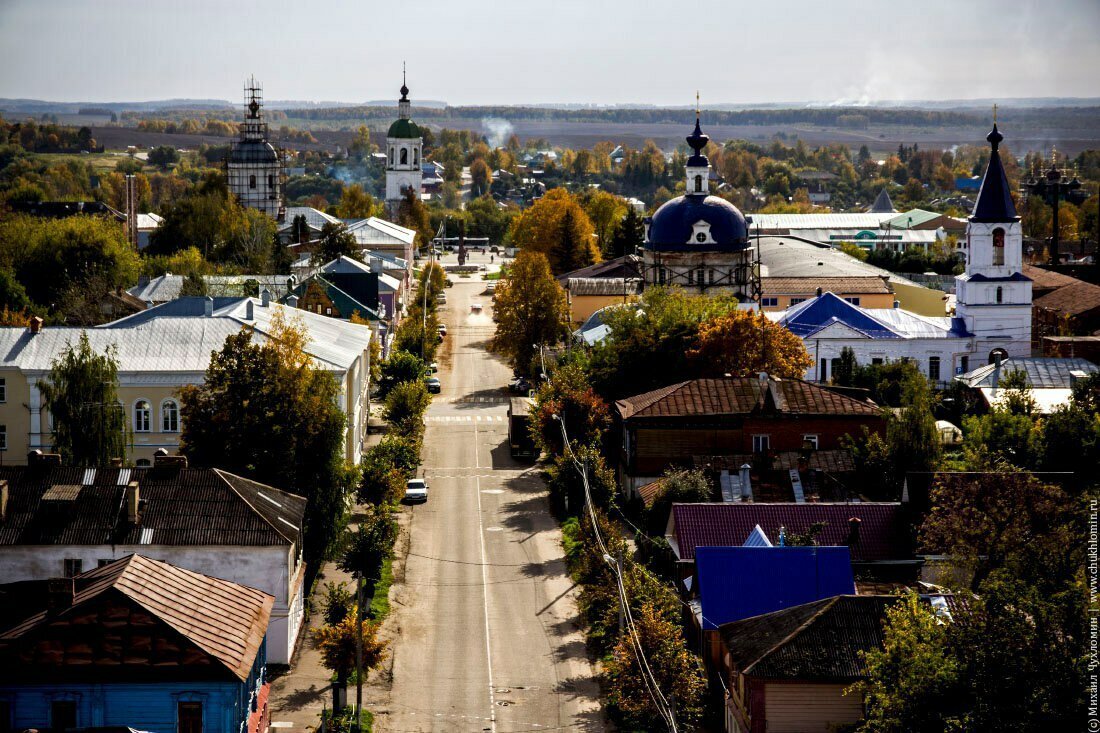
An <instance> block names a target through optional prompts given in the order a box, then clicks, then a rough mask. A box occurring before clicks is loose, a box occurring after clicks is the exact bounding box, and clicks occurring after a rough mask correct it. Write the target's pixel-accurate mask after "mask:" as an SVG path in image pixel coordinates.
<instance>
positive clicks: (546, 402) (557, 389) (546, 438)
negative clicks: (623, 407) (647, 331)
mask: <svg viewBox="0 0 1100 733" xmlns="http://www.w3.org/2000/svg"><path fill="white" fill-rule="evenodd" d="M532 414H533V417H534V419H533V420H532V422H531V431H532V434H533V437H534V438H535V442H536V444H537V445H539V446H540V448H541V450H543V451H545V452H547V453H549V454H551V455H560V454H561V453H562V451H563V450H564V449H565V444H564V438H563V437H562V430H561V428H562V422H564V424H565V430H566V434H567V435H568V436H569V441H570V443H571V444H574V445H576V446H595V447H600V446H601V445H602V441H603V436H604V433H605V432H606V431H607V429H608V428H609V427H611V411H610V409H609V408H608V405H607V403H606V402H604V401H603V400H602V399H601V398H600V396H599V395H597V394H596V392H595V390H593V389H592V387H591V385H590V384H589V383H588V375H587V374H586V373H585V371H584V369H583V368H581V367H580V366H579V365H576V364H566V365H563V366H560V367H558V368H557V369H554V370H553V372H552V373H551V375H550V379H549V380H546V381H543V382H542V383H541V384H540V385H539V388H538V391H537V392H536V394H535V404H534V410H533V413H532ZM559 421H560V422H559Z"/></svg>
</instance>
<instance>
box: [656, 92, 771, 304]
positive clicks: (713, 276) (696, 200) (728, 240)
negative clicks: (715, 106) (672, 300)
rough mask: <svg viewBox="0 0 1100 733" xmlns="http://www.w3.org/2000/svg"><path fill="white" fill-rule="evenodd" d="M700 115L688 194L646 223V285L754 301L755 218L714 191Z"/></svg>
mask: <svg viewBox="0 0 1100 733" xmlns="http://www.w3.org/2000/svg"><path fill="white" fill-rule="evenodd" d="M699 118H700V114H699V111H698V110H696V113H695V129H694V130H693V131H692V133H691V134H690V135H689V136H688V137H687V143H688V145H690V146H691V149H692V151H693V153H692V155H691V157H690V158H688V160H687V165H686V174H687V181H686V186H685V191H686V193H685V194H684V195H683V196H678V197H676V198H674V199H672V200H671V201H668V202H667V203H665V204H664V205H663V206H661V207H660V208H659V209H657V211H656V213H654V214H653V216H652V217H650V218H648V219H646V222H645V224H646V234H645V244H644V249H643V252H642V264H643V267H644V274H645V283H646V285H647V286H653V285H667V286H671V285H675V286H677V287H679V288H681V289H683V290H685V291H688V292H691V293H696V294H710V295H736V296H737V298H738V299H739V300H741V301H742V302H745V303H755V302H758V298H759V295H760V270H759V264H758V262H757V257H756V250H755V249H754V248H753V246H752V244H751V242H750V240H749V225H750V224H751V222H752V219H751V217H746V216H745V215H744V214H742V213H741V212H740V211H739V210H738V208H737V207H736V206H734V205H733V204H731V203H730V202H729V201H726V200H725V199H722V198H719V197H717V196H711V195H710V161H709V160H707V156H706V155H704V153H703V150H704V148H706V145H707V143H708V142H709V141H710V138H709V137H708V136H707V135H706V134H704V133H703V130H702V128H701V126H700V119H699Z"/></svg>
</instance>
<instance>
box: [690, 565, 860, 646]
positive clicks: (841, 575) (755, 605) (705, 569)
mask: <svg viewBox="0 0 1100 733" xmlns="http://www.w3.org/2000/svg"><path fill="white" fill-rule="evenodd" d="M695 573H696V579H697V584H698V589H699V600H700V602H701V605H702V611H703V628H704V629H716V628H718V627H719V626H721V625H722V624H725V623H729V622H730V621H740V620H741V619H743V618H749V617H751V616H759V615H761V614H765V613H771V612H772V611H779V610H782V609H785V608H791V607H792V606H798V605H801V604H803V603H810V602H812V601H818V600H821V599H823V598H831V597H833V596H839V595H851V594H854V593H855V592H856V591H855V580H854V578H853V576H852V565H851V558H850V556H849V554H848V548H847V547H697V548H695Z"/></svg>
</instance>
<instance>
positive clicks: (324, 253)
mask: <svg viewBox="0 0 1100 733" xmlns="http://www.w3.org/2000/svg"><path fill="white" fill-rule="evenodd" d="M340 257H350V258H351V259H353V260H360V261H362V259H363V248H362V247H361V246H360V245H359V243H358V242H356V241H355V235H354V234H352V233H351V232H349V231H348V228H347V227H346V226H344V225H343V224H334V223H332V222H326V223H325V225H324V226H323V227H321V236H320V238H319V239H318V240H317V244H316V245H314V249H313V257H312V258H311V261H312V262H313V264H314V265H324V264H326V263H328V262H332V261H333V260H335V259H338V258H340Z"/></svg>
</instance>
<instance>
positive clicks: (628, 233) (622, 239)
mask: <svg viewBox="0 0 1100 733" xmlns="http://www.w3.org/2000/svg"><path fill="white" fill-rule="evenodd" d="M644 240H645V225H644V224H643V223H642V217H640V216H638V212H637V211H635V209H634V207H633V206H628V207H626V215H625V216H624V217H623V219H622V221H621V222H620V223H619V226H617V227H616V228H615V231H614V233H613V234H612V235H611V241H610V245H609V246H608V251H607V256H608V257H609V258H614V257H622V256H623V255H632V254H634V253H636V252H637V251H638V250H639V249H640V248H641V246H642V243H643V242H644Z"/></svg>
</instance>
